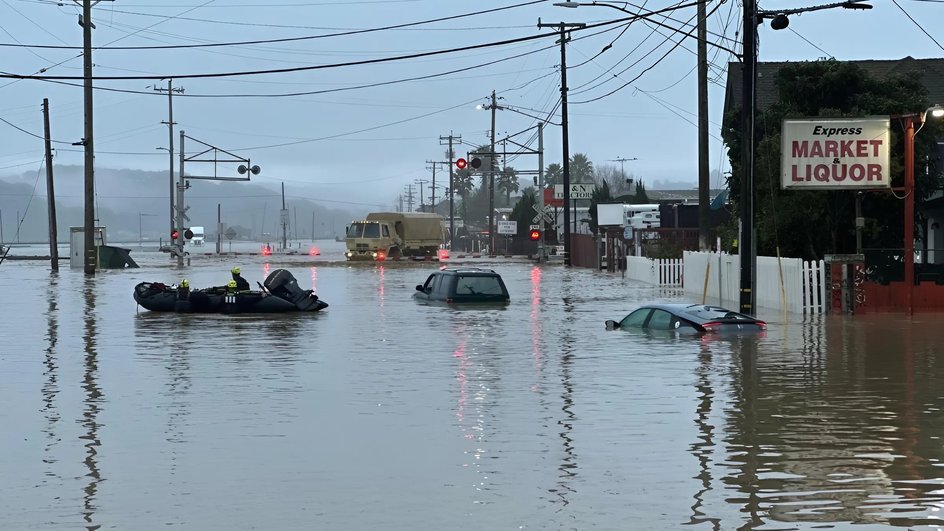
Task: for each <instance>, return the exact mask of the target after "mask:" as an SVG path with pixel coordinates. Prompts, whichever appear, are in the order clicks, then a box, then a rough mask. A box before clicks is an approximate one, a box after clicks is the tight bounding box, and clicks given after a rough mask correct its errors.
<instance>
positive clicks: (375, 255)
mask: <svg viewBox="0 0 944 531" xmlns="http://www.w3.org/2000/svg"><path fill="white" fill-rule="evenodd" d="M346 242H347V252H346V253H345V256H346V257H347V259H348V260H384V259H386V258H387V257H388V256H390V254H389V253H390V251H391V250H394V251H396V250H397V249H399V245H400V240H399V238H397V237H396V231H395V230H394V228H393V227H391V226H390V224H389V223H387V222H386V221H367V220H363V221H354V222H352V223H351V225H350V226H349V227H348V228H347V238H346Z"/></svg>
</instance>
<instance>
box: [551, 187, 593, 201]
mask: <svg viewBox="0 0 944 531" xmlns="http://www.w3.org/2000/svg"><path fill="white" fill-rule="evenodd" d="M592 195H593V185H592V184H572V185H570V199H571V200H574V199H590V197H591V196H592ZM554 198H555V199H563V198H564V185H563V184H555V185H554Z"/></svg>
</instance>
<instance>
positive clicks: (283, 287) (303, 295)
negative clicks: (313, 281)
mask: <svg viewBox="0 0 944 531" xmlns="http://www.w3.org/2000/svg"><path fill="white" fill-rule="evenodd" d="M263 286H265V289H266V290H267V291H268V292H269V293H271V294H272V295H274V296H276V297H279V298H281V299H285V300H287V301H289V302H291V303H292V304H294V305H295V307H296V308H298V309H299V310H300V311H303V312H310V311H317V310H320V309H322V308H326V307H327V306H328V304H327V303H325V302H322V301H321V300H319V299H318V296H317V295H315V294H314V292H312V291H311V290H310V289H301V288H300V287H298V282H297V281H296V280H295V276H294V275H292V274H291V273H289V272H288V271H287V270H285V269H276V270H275V271H273V272H271V273H269V276H268V277H266V279H265V282H264V283H263Z"/></svg>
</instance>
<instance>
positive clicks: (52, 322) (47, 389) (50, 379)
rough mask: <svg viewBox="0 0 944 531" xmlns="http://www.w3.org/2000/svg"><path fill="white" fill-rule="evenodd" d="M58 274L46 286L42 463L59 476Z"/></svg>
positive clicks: (52, 273) (55, 272)
mask: <svg viewBox="0 0 944 531" xmlns="http://www.w3.org/2000/svg"><path fill="white" fill-rule="evenodd" d="M59 295H60V293H59V273H58V271H52V272H51V273H50V275H49V283H48V284H47V287H46V299H47V300H48V301H49V303H48V306H47V309H46V349H45V356H44V359H43V365H44V369H43V377H44V382H43V387H42V395H43V407H42V410H41V411H42V413H43V416H44V417H45V418H46V427H45V428H44V429H43V432H44V433H45V434H46V446H45V449H44V450H45V454H46V455H45V457H44V458H43V462H44V463H46V464H47V465H49V467H48V469H47V471H46V475H47V476H50V477H56V478H59V479H61V478H60V476H59V474H58V473H56V472H55V467H53V465H54V464H55V463H56V462H57V461H58V460H57V459H56V457H55V456H54V455H53V454H54V451H55V448H56V446H57V445H58V444H59V441H60V434H59V432H58V424H59V421H60V420H61V415H60V414H59V409H58V407H57V405H56V396H57V395H58V394H59V366H58V359H57V357H58V356H57V355H58V352H57V348H56V347H57V345H58V343H59Z"/></svg>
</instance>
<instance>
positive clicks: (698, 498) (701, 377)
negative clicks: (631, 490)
mask: <svg viewBox="0 0 944 531" xmlns="http://www.w3.org/2000/svg"><path fill="white" fill-rule="evenodd" d="M712 360H713V356H712V349H711V347H710V344H709V343H708V342H701V344H700V348H699V350H698V365H697V368H696V370H695V376H696V381H695V389H696V390H697V392H698V403H697V406H696V408H695V424H696V426H697V427H698V442H696V443H694V444H692V445H691V446H690V447H689V451H690V452H691V453H692V454H693V455H694V456H695V458H696V459H697V460H698V475H696V476H695V479H697V480H698V482H699V484H700V487H701V488H700V489H699V490H698V491H697V492H696V493H695V495H694V500H695V501H694V503H693V504H692V516H691V519H690V520H689V522H688V523H689V524H701V523H704V522H710V523H711V528H712V529H721V519H720V518H717V517H710V516H708V515H707V514H706V513H705V512H704V509H703V505H704V503H705V500H704V496H705V494H706V493H707V492H708V491H709V490H711V488H712V484H711V480H712V474H711V463H712V458H713V456H714V454H715V445H716V444H717V443H716V442H715V426H714V425H713V424H712V423H711V415H712V413H713V412H714V398H715V388H716V387H717V386H719V385H720V383H721V382H715V381H712V378H711V377H712V374H713V373H714V370H713V369H714V367H713V366H712Z"/></svg>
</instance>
